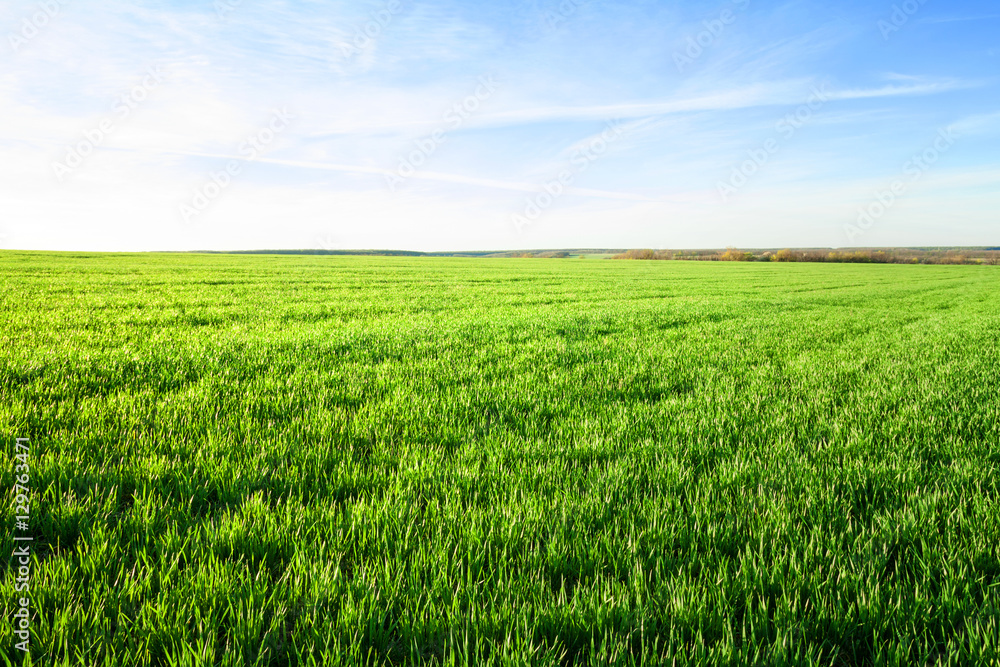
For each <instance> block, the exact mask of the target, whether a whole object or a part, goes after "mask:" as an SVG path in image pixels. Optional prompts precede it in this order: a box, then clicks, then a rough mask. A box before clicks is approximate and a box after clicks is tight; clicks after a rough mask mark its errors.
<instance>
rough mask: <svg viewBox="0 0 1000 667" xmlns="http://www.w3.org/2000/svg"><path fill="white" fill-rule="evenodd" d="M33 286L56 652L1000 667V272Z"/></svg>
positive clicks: (71, 276)
mask: <svg viewBox="0 0 1000 667" xmlns="http://www.w3.org/2000/svg"><path fill="white" fill-rule="evenodd" d="M0 275H2V281H3V282H2V286H3V289H2V291H0V304H2V312H3V317H4V323H3V329H2V332H0V339H2V349H3V355H2V360H0V398H2V400H0V426H2V431H3V442H4V450H3V451H4V452H5V453H6V460H5V462H4V465H3V466H2V468H0V470H2V473H0V481H2V489H3V493H4V525H5V530H4V531H2V532H3V535H2V539H3V548H5V549H7V553H11V552H12V549H13V548H14V547H13V544H14V542H13V541H12V537H11V535H13V532H12V530H11V529H10V526H12V525H13V523H14V514H15V511H14V506H15V502H14V492H13V486H14V459H13V456H14V454H13V451H14V440H15V438H17V437H30V438H31V447H32V473H31V481H30V484H29V486H30V487H31V490H32V494H33V496H32V504H31V533H32V534H33V535H34V536H35V542H34V552H33V554H34V555H33V557H32V566H31V567H32V575H31V576H32V584H31V596H32V598H31V599H32V602H31V604H32V612H33V613H34V618H33V620H32V633H33V636H32V640H31V654H30V659H29V660H26V661H24V662H25V664H28V663H31V664H44V665H86V666H91V665H110V666H114V665H121V666H129V667H132V666H137V665H212V664H214V665H244V664H246V665H331V666H332V665H354V664H446V665H450V664H471V665H490V664H496V665H500V664H506V665H520V664H538V665H560V664H561V665H568V664H580V665H590V664H593V665H604V664H668V665H706V666H707V665H751V664H778V665H813V664H815V665H937V664H941V665H946V664H947V665H997V664H1000V554H998V545H1000V484H998V479H1000V476H998V469H1000V270H997V268H996V267H968V266H955V267H937V266H893V265H886V266H869V265H826V264H740V263H711V264H709V263H687V262H648V263H647V262H611V261H600V260H573V259H569V260H565V259H564V260H481V259H472V260H463V259H423V258H419V259H412V258H358V257H268V256H238V257H232V256H191V255H149V256H138V255H133V256H106V255H91V256H87V255H68V254H66V255H54V254H31V253H16V252H5V253H0ZM2 567H4V568H5V570H4V573H3V588H2V598H0V599H2V602H3V605H4V608H5V618H4V621H3V624H2V626H0V655H2V656H3V657H4V660H5V661H7V662H8V663H13V664H18V663H20V662H21V657H20V656H21V654H20V652H19V651H15V650H14V649H13V644H14V642H15V641H16V640H15V639H14V638H12V636H11V634H10V628H11V625H10V623H9V620H10V617H11V614H12V613H13V610H14V609H15V604H16V602H15V600H16V598H17V597H18V595H17V594H15V593H14V586H13V582H14V577H15V569H16V568H15V566H14V564H13V561H12V560H10V561H8V560H7V559H5V560H4V561H3V565H2Z"/></svg>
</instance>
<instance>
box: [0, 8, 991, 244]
mask: <svg viewBox="0 0 1000 667" xmlns="http://www.w3.org/2000/svg"><path fill="white" fill-rule="evenodd" d="M0 7H2V11H0V118H2V120H3V122H2V123H0V204H2V214H0V247H2V248H30V249H56V250H71V249H72V250H182V249H247V248H321V247H322V248H330V249H336V248H397V249H415V250H461V249H467V250H472V249H515V248H562V247H573V248H580V247H665V248H691V247H723V246H728V245H733V246H740V247H773V246H779V247H794V246H822V247H826V246H832V247H844V246H885V245H892V246H917V245H1000V85H998V84H1000V58H998V51H1000V44H998V41H1000V39H998V37H997V35H1000V9H998V6H997V5H996V3H995V2H994V1H992V0H978V1H974V0H953V1H952V2H942V1H939V0H923V1H921V0H907V1H906V2H899V1H898V0H896V2H895V3H894V2H893V1H892V0H887V1H886V2H884V3H883V2H872V1H871V0H865V1H864V2H862V1H860V0H838V1H837V2H817V1H814V0H799V1H797V2H774V1H769V0H721V1H714V2H700V1H684V2H680V1H679V0H675V1H664V2H653V1H632V2H598V1H588V0H562V1H561V2H560V0H515V1H510V2H471V1H470V2H458V1H453V0H452V1H448V0H439V1H417V0H377V1H374V2H367V1H365V2H362V1H352V2H330V1H326V0H311V1H306V0H301V1H298V2H295V1H291V0H289V1H287V2H267V1H260V2H250V1H249V0H243V1H241V0H214V2H213V0H204V1H202V2H194V1H176V2H166V1H164V2H149V1H146V2H142V1H140V2H118V1H116V0H102V2H100V3H96V2H95V3H90V2H83V1H82V0H35V1H33V2H21V1H8V2H0Z"/></svg>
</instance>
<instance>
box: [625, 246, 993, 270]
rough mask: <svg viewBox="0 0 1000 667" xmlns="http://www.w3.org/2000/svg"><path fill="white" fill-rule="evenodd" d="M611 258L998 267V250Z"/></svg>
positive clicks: (645, 253) (641, 253) (673, 253)
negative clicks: (985, 265) (988, 265)
mask: <svg viewBox="0 0 1000 667" xmlns="http://www.w3.org/2000/svg"><path fill="white" fill-rule="evenodd" d="M612 259H646V260H688V261H703V262H833V263H856V264H990V265H994V266H995V265H997V264H1000V250H998V249H995V248H991V249H980V248H856V249H855V248H852V249H849V250H831V249H822V248H816V249H791V248H785V249H783V250H739V249H737V248H726V249H725V250H651V249H648V248H647V249H637V250H626V251H625V252H623V253H620V254H617V255H615V256H614V257H613V258H612Z"/></svg>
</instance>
